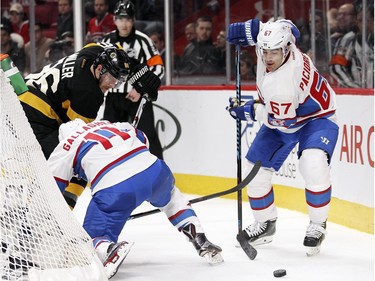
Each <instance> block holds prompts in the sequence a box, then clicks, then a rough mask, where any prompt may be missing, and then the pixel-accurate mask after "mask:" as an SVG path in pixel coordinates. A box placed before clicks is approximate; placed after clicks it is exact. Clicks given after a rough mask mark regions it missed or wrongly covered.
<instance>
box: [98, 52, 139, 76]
mask: <svg viewBox="0 0 375 281" xmlns="http://www.w3.org/2000/svg"><path fill="white" fill-rule="evenodd" d="M99 64H101V65H102V66H103V70H102V71H101V74H104V73H105V72H107V71H108V72H109V73H110V74H111V75H112V76H113V77H115V78H116V79H117V80H119V81H121V82H125V80H126V77H127V75H128V74H129V71H130V69H131V67H132V65H131V61H130V59H129V57H128V55H127V54H126V53H125V51H124V50H122V49H118V48H116V47H109V48H108V47H107V48H105V49H104V51H103V52H101V53H100V54H99V55H98V56H97V57H96V59H95V61H94V67H95V68H96V67H97V66H98V65H99Z"/></svg>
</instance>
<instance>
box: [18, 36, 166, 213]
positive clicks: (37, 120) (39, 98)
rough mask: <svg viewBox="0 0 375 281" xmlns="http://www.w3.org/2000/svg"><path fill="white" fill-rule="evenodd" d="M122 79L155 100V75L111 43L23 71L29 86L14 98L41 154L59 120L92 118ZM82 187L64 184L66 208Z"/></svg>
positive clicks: (47, 150)
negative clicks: (41, 66) (18, 100)
mask: <svg viewBox="0 0 375 281" xmlns="http://www.w3.org/2000/svg"><path fill="white" fill-rule="evenodd" d="M128 79H130V80H131V81H132V85H133V87H134V88H135V89H137V92H138V93H140V94H145V93H147V94H148V95H149V97H150V98H151V99H154V100H156V98H157V91H158V89H159V87H160V79H159V78H158V77H157V76H156V75H155V74H154V73H152V72H151V71H147V72H145V71H144V70H143V69H142V65H141V64H139V62H138V61H137V60H135V59H132V58H129V56H128V55H127V54H126V53H125V51H124V50H123V49H122V48H121V47H120V46H116V45H112V44H107V43H91V44H88V45H86V46H85V47H84V48H83V49H82V50H80V51H78V52H76V53H74V54H72V55H70V56H67V57H64V58H62V59H60V60H59V61H57V62H54V63H52V64H50V65H47V66H45V67H44V68H43V69H42V70H41V71H40V72H38V73H32V74H29V75H28V76H27V77H26V78H25V82H26V85H27V86H28V88H29V91H27V92H25V93H23V94H22V95H20V96H19V99H20V101H21V104H22V106H23V109H24V111H25V113H26V116H27V118H28V121H29V123H30V125H31V127H32V129H33V131H34V134H35V136H36V138H37V140H38V142H39V143H40V145H41V147H42V151H43V153H44V155H45V157H46V159H48V158H49V156H50V154H51V153H52V151H53V150H54V148H55V147H56V146H57V144H58V143H59V139H58V130H59V126H60V124H62V123H66V122H68V121H70V120H74V119H75V118H80V119H82V120H84V121H85V122H87V123H88V122H92V121H94V120H95V118H96V116H97V113H98V110H99V108H100V106H101V105H102V103H103V102H104V93H105V92H106V91H107V90H108V89H110V88H116V86H118V85H120V84H123V83H124V82H126V81H127V80H128ZM84 186H86V182H84V181H82V180H80V179H73V180H72V181H71V183H70V184H69V187H68V189H67V192H66V193H65V194H64V197H65V200H66V201H67V203H68V205H69V206H70V207H71V208H74V206H75V203H76V201H77V198H78V196H79V195H80V194H81V193H82V192H83V190H84Z"/></svg>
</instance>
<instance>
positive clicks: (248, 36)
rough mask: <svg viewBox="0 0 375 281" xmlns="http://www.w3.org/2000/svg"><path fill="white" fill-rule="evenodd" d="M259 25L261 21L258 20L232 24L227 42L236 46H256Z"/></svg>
mask: <svg viewBox="0 0 375 281" xmlns="http://www.w3.org/2000/svg"><path fill="white" fill-rule="evenodd" d="M259 24H260V21H259V20H258V19H252V20H248V21H246V22H236V23H232V24H230V25H229V27H228V35H227V41H228V42H229V43H230V44H234V45H241V46H254V45H255V44H256V42H257V36H258V33H259Z"/></svg>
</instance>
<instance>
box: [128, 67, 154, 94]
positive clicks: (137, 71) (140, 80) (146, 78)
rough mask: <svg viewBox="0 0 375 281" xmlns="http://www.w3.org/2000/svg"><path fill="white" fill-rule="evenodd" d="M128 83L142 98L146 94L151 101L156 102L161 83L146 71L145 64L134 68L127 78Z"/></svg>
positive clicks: (150, 72) (151, 73)
mask: <svg viewBox="0 0 375 281" xmlns="http://www.w3.org/2000/svg"><path fill="white" fill-rule="evenodd" d="M128 82H129V83H130V84H131V85H132V86H133V88H134V89H136V90H137V92H138V93H140V94H141V95H142V96H143V95H144V94H148V96H149V98H150V100H151V101H156V100H157V98H158V90H159V87H160V84H161V81H160V79H159V77H158V76H157V75H155V73H153V72H152V71H150V70H149V69H148V66H147V65H146V64H144V63H142V64H139V65H137V66H135V67H134V68H133V69H132V71H131V73H130V74H129V76H128Z"/></svg>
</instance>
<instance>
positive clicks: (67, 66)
mask: <svg viewBox="0 0 375 281" xmlns="http://www.w3.org/2000/svg"><path fill="white" fill-rule="evenodd" d="M77 56H78V53H74V54H72V55H70V56H68V57H67V58H66V60H65V61H64V62H63V66H62V70H61V72H62V73H61V79H64V78H72V77H73V74H74V64H75V62H76V59H77Z"/></svg>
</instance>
